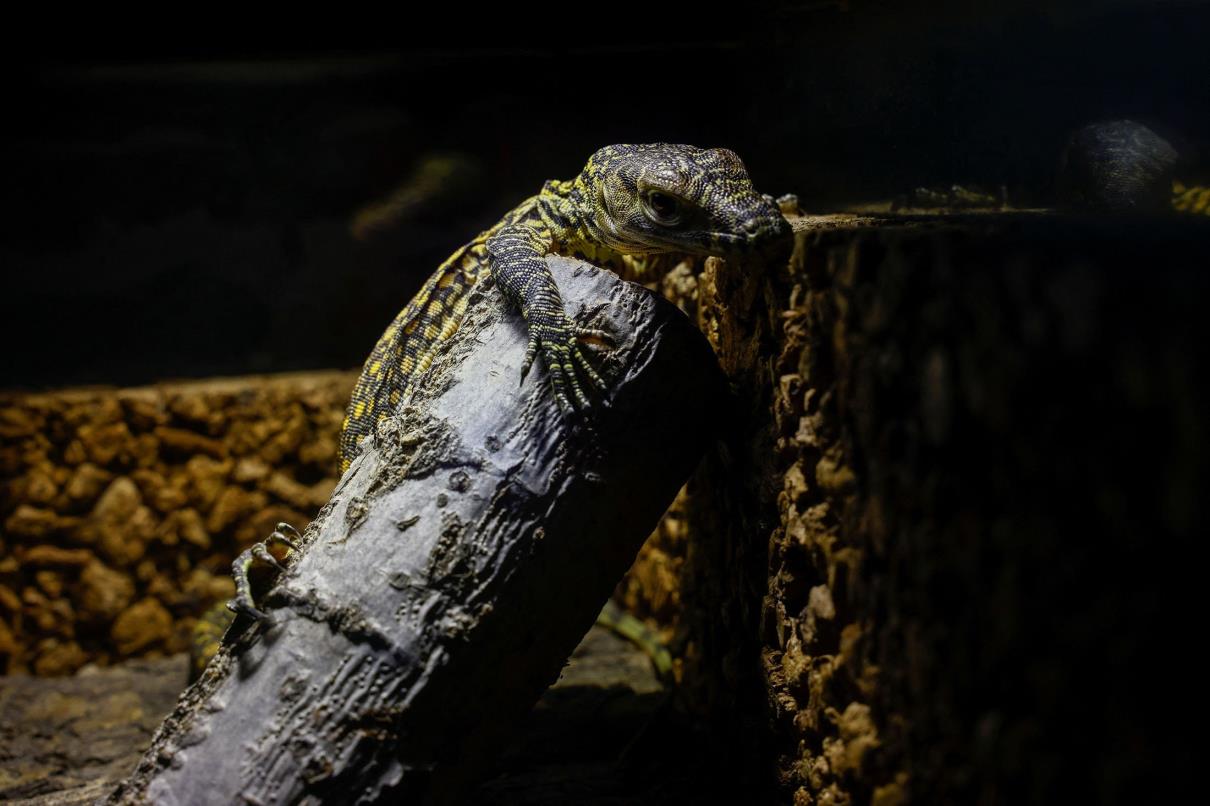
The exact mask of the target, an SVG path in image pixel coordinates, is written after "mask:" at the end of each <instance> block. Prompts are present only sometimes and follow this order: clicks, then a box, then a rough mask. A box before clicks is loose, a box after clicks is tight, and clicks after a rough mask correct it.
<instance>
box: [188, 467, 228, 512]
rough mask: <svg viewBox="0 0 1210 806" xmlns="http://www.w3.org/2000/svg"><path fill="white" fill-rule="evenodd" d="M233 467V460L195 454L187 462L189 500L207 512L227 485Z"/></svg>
mask: <svg viewBox="0 0 1210 806" xmlns="http://www.w3.org/2000/svg"><path fill="white" fill-rule="evenodd" d="M231 468H232V462H230V461H226V462H219V461H216V460H215V459H212V458H211V457H209V456H194V457H192V458H190V459H189V461H187V462H185V475H186V477H187V479H188V485H187V487H186V489H187V490H188V491H189V500H190V501H191V502H192V503H193V505H194V506H195V507H197V509H198V510H200V511H202V512H205V511H207V510H209V509H210V507H211V505H213V504H214V500H215V499H216V498H218V494H219V493H220V492H222V490H223V488H224V487H226V485H227V476H228V475H230V473H231Z"/></svg>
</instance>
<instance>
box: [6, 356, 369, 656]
mask: <svg viewBox="0 0 1210 806" xmlns="http://www.w3.org/2000/svg"><path fill="white" fill-rule="evenodd" d="M353 380H354V376H353V374H351V373H341V372H331V373H308V374H305V375H284V376H277V377H272V378H263V377H248V378H240V379H232V380H229V381H222V380H215V381H204V382H190V383H179V384H165V385H160V386H155V387H146V388H140V389H123V390H115V389H100V388H99V389H80V390H65V391H59V392H49V393H45V394H16V393H9V394H5V395H4V396H3V397H0V662H3V664H4V666H3V668H4V670H5V671H6V672H7V673H14V672H33V673H36V674H44V675H55V674H67V673H70V672H73V671H75V670H76V669H78V668H79V667H81V666H82V665H84V664H85V663H87V662H90V661H92V662H97V663H101V664H106V663H109V662H111V661H114V660H119V659H122V658H127V657H144V656H156V655H159V654H165V653H167V654H171V653H173V652H180V651H183V650H184V649H185V648H187V647H188V645H189V634H190V631H191V630H192V627H193V624H194V622H195V620H196V617H197V615H198V614H199V613H201V612H202V611H203V610H204V609H205V608H206V607H207V606H208V605H209V604H211V603H212V602H214V601H218V600H222V599H226V598H229V597H230V596H231V595H232V592H233V588H232V586H231V581H230V572H231V560H232V558H233V557H234V556H235V554H237V553H238V552H239V551H240V550H242V549H243V548H244V547H246V546H247V545H249V544H250V543H253V542H255V541H257V540H262V539H264V537H265V536H266V535H268V533H269V532H270V531H272V529H273V525H274V524H275V523H277V522H278V521H287V522H290V523H292V524H294V525H295V526H297V527H298V528H300V529H301V528H303V527H304V526H305V525H306V524H307V523H308V522H309V521H310V519H311V517H312V515H314V513H315V512H316V511H317V510H318V509H319V507H320V506H322V505H323V503H324V502H325V501H327V498H328V495H329V493H330V492H331V490H332V488H333V487H334V486H335V483H336V469H337V460H336V435H337V432H338V429H339V427H340V419H341V416H342V413H343V410H344V405H345V402H346V401H347V399H348V395H349V391H350V390H351V388H352V385H353Z"/></svg>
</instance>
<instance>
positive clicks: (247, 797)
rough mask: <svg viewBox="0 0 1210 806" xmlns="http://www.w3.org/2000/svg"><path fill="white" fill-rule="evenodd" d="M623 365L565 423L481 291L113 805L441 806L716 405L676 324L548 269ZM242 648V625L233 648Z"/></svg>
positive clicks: (625, 549)
mask: <svg viewBox="0 0 1210 806" xmlns="http://www.w3.org/2000/svg"><path fill="white" fill-rule="evenodd" d="M549 262H550V265H551V269H552V271H553V273H554V275H555V279H556V281H557V282H558V284H559V287H560V289H561V290H562V292H563V295H564V301H565V304H566V307H567V309H568V311H569V313H571V314H572V315H573V316H574V318H575V319H576V320H577V321H578V322H579V323H580V324H582V325H585V326H590V327H593V328H599V329H603V330H606V331H608V332H609V333H611V334H613V335H614V337H615V342H616V345H615V347H614V349H612V350H611V351H609V353H608V355H607V356H606V355H601V356H600V357H599V360H598V361H597V364H598V366H599V367H600V368H601V369H602V372H603V375H604V376H605V377H606V379H607V381H608V386H609V388H608V390H607V391H604V392H601V393H598V394H597V395H595V402H594V407H593V409H592V412H591V414H590V415H589V416H587V417H578V418H570V419H568V418H564V417H562V416H561V415H560V414H559V413H558V410H557V407H556V406H555V403H554V400H553V397H552V395H551V393H550V391H549V388H548V382H547V376H546V373H545V372H544V371H542V370H541V369H540V368H539V367H535V371H533V372H531V373H530V374H529V376H528V377H527V378H526V379H525V380H524V381H523V382H521V383H518V379H519V378H520V367H521V364H522V361H523V357H524V353H525V347H526V332H525V329H524V327H523V324H522V322H521V320H520V317H519V315H517V314H515V313H513V312H512V311H509V310H507V308H506V306H505V305H504V303H503V301H502V300H501V299H500V295H499V294H498V293H497V292H496V291H495V289H493V288H491V287H490V286H486V287H484V288H482V289H480V290H479V291H478V292H476V293H477V294H480V295H482V296H481V298H479V299H472V301H471V302H472V304H471V305H470V307H469V313H468V316H467V318H466V320H465V322H464V324H463V326H462V327H461V328H459V330H458V332H457V333H456V334H455V335H454V336H453V337H452V338H451V339H450V340H449V341H448V342H447V343H446V344H445V345H444V347H443V350H442V352H441V354H440V355H439V356H438V357H437V359H436V361H435V362H434V365H433V367H432V369H431V370H430V374H429V375H428V376H427V379H426V382H425V383H424V384H423V388H422V389H420V390H419V391H418V392H417V393H416V394H415V395H414V396H413V397H412V398H411V399H409V400H405V401H404V402H403V406H402V409H401V416H399V417H397V418H392V419H390V420H387V421H384V422H383V423H382V424H381V426H380V428H379V430H378V433H377V434H376V435H375V437H374V438H373V439H371V440H368V441H367V444H366V447H365V450H364V451H363V453H362V454H361V456H360V457H359V458H358V459H357V460H356V461H355V462H354V463H353V466H352V467H351V468H350V469H349V471H348V473H346V474H345V477H344V478H343V479H342V480H341V482H340V484H339V485H338V487H337V489H336V491H335V492H334V493H333V496H332V499H331V500H330V501H329V503H328V505H327V506H325V507H324V509H323V510H322V511H321V512H320V514H319V516H318V517H317V518H316V520H315V521H314V522H313V523H312V525H311V526H310V528H309V529H308V530H307V533H306V539H305V546H304V549H303V551H302V553H301V555H300V556H299V557H298V558H297V559H296V560H295V561H294V563H293V564H292V566H291V568H290V570H289V571H288V572H287V573H286V574H285V575H283V578H282V579H281V580H279V581H278V583H277V585H276V586H275V587H274V589H273V590H272V591H271V592H270V593H269V594H268V595H267V596H266V597H265V599H264V600H263V601H264V604H265V605H266V606H267V607H268V609H269V610H270V617H269V619H267V621H266V622H265V623H263V624H261V625H255V626H250V627H247V628H246V629H244V631H243V633H242V634H241V635H239V636H238V637H237V638H235V639H234V640H232V641H230V642H229V643H228V645H227V646H225V647H224V649H223V650H222V651H220V653H219V655H218V656H217V657H216V659H215V661H214V662H213V663H212V664H211V666H210V668H209V669H208V670H207V672H206V674H205V675H204V676H203V677H202V679H201V680H199V681H198V683H197V684H196V685H194V686H193V687H191V688H190V689H189V690H188V691H187V692H186V693H185V695H183V696H182V698H181V701H180V702H179V703H178V706H177V708H176V710H175V711H174V712H173V713H172V714H170V715H169V717H168V718H167V719H166V720H165V722H164V724H163V725H162V726H161V728H160V730H159V732H158V733H157V735H156V737H155V738H154V740H153V742H152V746H151V748H150V749H149V750H148V752H147V753H146V754H145V756H144V757H143V759H142V761H141V762H140V764H139V766H138V767H137V768H136V770H135V772H134V774H133V775H132V776H131V777H130V778H129V779H128V780H127V781H125V782H124V783H123V784H122V785H121V786H120V787H119V788H118V789H117V790H115V792H114V793H112V795H111V798H110V800H111V802H141V801H143V800H147V799H149V800H152V801H154V802H156V803H169V804H170V803H190V804H193V803H232V802H250V803H282V802H299V801H304V802H323V801H335V800H339V801H341V802H350V801H365V802H368V801H373V800H376V799H378V798H380V797H383V796H387V795H390V796H392V797H406V798H408V802H447V801H449V800H451V799H453V798H456V797H457V796H459V795H460V794H462V793H464V792H465V791H466V789H467V787H468V786H469V785H470V784H472V783H473V782H474V780H475V778H476V776H477V775H478V774H480V772H481V771H482V769H483V768H484V765H485V764H486V763H487V762H489V761H490V760H491V758H492V756H493V754H494V753H495V752H496V751H497V750H498V748H499V746H500V743H501V741H502V739H503V738H504V737H506V736H507V735H508V732H509V730H510V729H511V728H512V726H513V725H514V724H515V723H516V722H517V720H518V719H519V718H520V717H522V716H523V715H524V714H525V713H526V711H527V710H528V709H529V707H530V706H531V705H532V704H533V703H534V701H535V700H536V699H537V697H538V696H539V695H540V694H541V692H542V691H543V689H544V688H545V687H546V686H547V685H549V684H550V683H551V682H552V681H553V680H554V679H555V678H556V677H557V675H558V672H559V669H560V667H561V666H562V664H563V662H564V660H565V659H566V657H567V656H568V654H569V653H570V652H571V650H572V649H573V648H574V647H575V645H576V642H577V641H578V640H579V638H580V637H581V636H582V635H583V634H584V632H585V631H586V630H587V629H588V627H589V626H590V625H591V624H592V622H593V619H594V617H595V614H596V612H597V610H598V609H599V608H600V606H601V604H602V603H603V602H604V600H605V599H606V598H607V596H608V595H609V593H610V591H611V589H612V588H613V586H614V585H615V583H616V582H617V580H618V578H619V577H620V576H621V575H622V573H623V572H624V571H625V569H626V568H627V566H628V565H629V564H630V562H631V561H632V560H633V558H634V556H635V553H636V552H637V550H638V548H639V546H640V545H641V543H642V541H643V539H644V538H645V537H646V535H647V534H648V533H649V531H650V529H651V528H652V527H653V526H654V524H655V523H656V521H657V520H658V518H659V516H660V514H661V513H662V512H663V510H664V509H665V507H666V506H667V505H668V503H669V502H670V501H671V500H672V498H673V496H674V495H675V493H676V490H677V489H678V488H679V486H680V485H681V484H682V483H683V482H684V480H685V478H686V477H687V476H688V475H689V473H690V472H691V471H692V469H693V467H694V465H695V463H696V462H697V460H698V458H699V456H700V454H701V451H702V448H703V445H704V443H705V442H706V441H707V439H708V434H709V428H710V424H711V418H712V413H713V410H714V405H713V404H714V403H715V402H716V401H718V400H719V399H720V398H721V397H722V395H723V394H724V387H723V385H722V380H721V374H720V373H719V370H718V365H717V361H716V360H715V358H714V355H713V353H712V352H711V351H710V349H709V346H708V345H707V343H706V342H705V340H704V338H703V337H702V335H701V334H700V333H699V332H698V331H697V330H696V329H695V328H694V327H693V325H692V324H691V323H690V322H689V321H688V320H687V319H686V318H685V317H684V316H683V315H682V314H681V313H680V312H679V311H678V310H677V309H676V308H675V307H673V306H672V305H671V304H669V303H667V302H665V301H664V300H662V299H659V298H657V297H656V296H655V295H653V294H651V293H649V292H647V291H646V290H645V289H643V288H641V287H639V286H636V285H633V284H630V283H626V282H624V281H622V280H620V279H619V278H618V277H616V276H615V275H613V274H611V273H609V272H605V271H601V270H599V269H596V268H595V267H592V266H589V265H588V264H585V263H581V262H578V261H572V260H567V259H562V258H550V261H549ZM240 626H241V625H240V624H238V623H237V625H236V628H239V627H240Z"/></svg>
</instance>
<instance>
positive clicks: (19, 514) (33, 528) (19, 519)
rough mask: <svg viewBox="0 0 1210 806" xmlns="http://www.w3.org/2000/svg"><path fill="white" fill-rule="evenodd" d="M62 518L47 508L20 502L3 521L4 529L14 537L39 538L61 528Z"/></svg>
mask: <svg viewBox="0 0 1210 806" xmlns="http://www.w3.org/2000/svg"><path fill="white" fill-rule="evenodd" d="M62 523H63V522H62V519H61V518H60V517H59V516H58V515H57V514H55V513H54V512H53V511H51V510H49V509H40V508H38V507H33V506H30V505H29V504H21V505H20V506H18V507H17V508H16V509H15V510H13V514H11V515H9V516H8V518H7V519H6V520H5V521H4V529H5V531H6V532H8V533H9V534H11V535H14V536H16V537H27V538H34V539H40V538H44V537H46V536H47V535H50V534H53V533H55V532H57V531H59V530H60V529H61V528H62Z"/></svg>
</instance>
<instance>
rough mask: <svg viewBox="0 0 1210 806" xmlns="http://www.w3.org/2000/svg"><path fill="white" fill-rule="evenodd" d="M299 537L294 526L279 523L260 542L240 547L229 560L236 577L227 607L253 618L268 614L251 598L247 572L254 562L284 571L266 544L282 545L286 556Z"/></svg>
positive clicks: (250, 585) (232, 574)
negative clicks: (233, 558)
mask: <svg viewBox="0 0 1210 806" xmlns="http://www.w3.org/2000/svg"><path fill="white" fill-rule="evenodd" d="M301 539H302V535H300V534H299V533H298V530H297V529H295V528H294V527H293V526H291V525H290V524H288V523H279V524H277V528H276V529H275V530H274V531H273V533H272V534H270V535H269V536H268V537H267V538H265V539H264V540H263V541H262V542H260V543H254V544H253V545H251V546H249V547H248V548H247V549H245V550H244V551H242V552H241V553H240V555H239V556H238V557H236V558H235V562H233V563H232V564H231V576H232V578H233V579H234V580H235V598H234V599H232V600H231V601H229V602H227V609H228V610H230V611H231V612H232V613H236V614H239V615H242V616H247V617H248V618H251V619H252V620H254V621H261V620H263V619H265V618H267V615H266V613H265V612H264V611H263V610H261V609H260V608H258V607H257V606H256V602H255V601H254V600H253V597H252V583H251V582H250V581H249V579H248V573H249V572H250V571H251V570H252V568H253V567H255V566H257V565H260V566H268V567H270V568H273V569H274V570H276V571H277V572H278V573H281V572H284V571H285V570H286V566H285V565H283V564H282V562H281V561H280V560H278V559H277V558H276V557H274V556H273V553H272V552H271V551H269V547H270V546H272V545H274V544H278V545H282V546H285V547H286V548H287V549H288V551H287V553H286V556H287V557H289V556H290V555H291V554H293V553H295V552H297V551H298V550H299V548H298V546H299V544H298V542H297V541H300V540H301Z"/></svg>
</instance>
